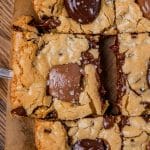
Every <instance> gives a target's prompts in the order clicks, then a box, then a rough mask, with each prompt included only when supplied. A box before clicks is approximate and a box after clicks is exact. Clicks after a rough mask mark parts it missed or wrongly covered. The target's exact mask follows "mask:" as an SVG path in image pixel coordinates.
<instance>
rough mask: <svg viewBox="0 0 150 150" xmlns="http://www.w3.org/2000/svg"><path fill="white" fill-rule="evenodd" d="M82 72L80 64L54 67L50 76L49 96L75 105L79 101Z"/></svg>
mask: <svg viewBox="0 0 150 150" xmlns="http://www.w3.org/2000/svg"><path fill="white" fill-rule="evenodd" d="M80 81H81V71H80V67H79V66H78V64H73V63H70V64H65V65H57V66H54V67H53V68H52V69H51V70H50V74H49V94H50V95H51V96H53V97H55V98H58V99H59V100H63V101H68V102H72V103H74V101H76V100H78V99H79V95H80V92H81V88H80Z"/></svg>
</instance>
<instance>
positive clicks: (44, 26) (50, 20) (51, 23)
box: [36, 17, 61, 32]
mask: <svg viewBox="0 0 150 150" xmlns="http://www.w3.org/2000/svg"><path fill="white" fill-rule="evenodd" d="M60 24H61V22H60V20H59V19H58V17H43V18H42V20H41V22H40V23H39V24H37V25H36V27H37V28H38V30H39V32H49V31H51V30H52V29H56V27H58V26H59V25H60Z"/></svg>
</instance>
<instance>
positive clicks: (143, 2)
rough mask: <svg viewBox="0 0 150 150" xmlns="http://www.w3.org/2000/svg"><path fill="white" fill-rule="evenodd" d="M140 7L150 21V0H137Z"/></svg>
mask: <svg viewBox="0 0 150 150" xmlns="http://www.w3.org/2000/svg"><path fill="white" fill-rule="evenodd" d="M136 2H137V3H138V5H139V6H140V8H141V10H142V12H143V16H144V17H146V18H148V19H150V0H136Z"/></svg>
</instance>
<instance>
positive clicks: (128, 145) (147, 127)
mask: <svg viewBox="0 0 150 150" xmlns="http://www.w3.org/2000/svg"><path fill="white" fill-rule="evenodd" d="M149 134H150V122H146V121H145V120H144V119H143V118H142V117H130V118H128V120H127V124H126V125H124V127H123V128H122V135H123V150H133V149H137V150H148V146H149V142H150V136H149Z"/></svg>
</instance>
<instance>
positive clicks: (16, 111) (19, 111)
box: [11, 106, 27, 116]
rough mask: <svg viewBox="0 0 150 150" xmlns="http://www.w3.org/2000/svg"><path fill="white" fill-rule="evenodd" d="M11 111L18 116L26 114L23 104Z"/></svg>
mask: <svg viewBox="0 0 150 150" xmlns="http://www.w3.org/2000/svg"><path fill="white" fill-rule="evenodd" d="M11 113H12V114H15V115H19V116H27V113H26V110H25V109H24V107H23V106H20V107H18V108H15V109H13V110H12V111H11Z"/></svg>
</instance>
